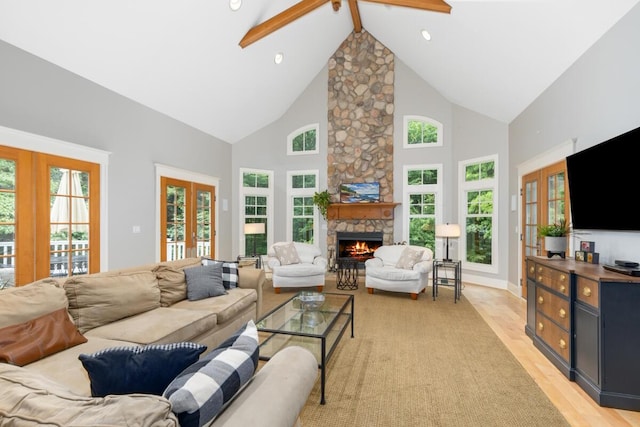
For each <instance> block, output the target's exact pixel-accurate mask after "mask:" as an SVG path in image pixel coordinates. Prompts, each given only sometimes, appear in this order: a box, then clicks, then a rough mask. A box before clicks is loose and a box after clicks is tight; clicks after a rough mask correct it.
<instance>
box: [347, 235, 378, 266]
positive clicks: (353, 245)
mask: <svg viewBox="0 0 640 427" xmlns="http://www.w3.org/2000/svg"><path fill="white" fill-rule="evenodd" d="M382 239H383V233H382V232H377V231H375V232H355V233H353V232H338V233H337V234H336V254H337V258H338V259H339V260H340V259H348V260H354V261H358V264H359V266H364V262H365V261H366V260H368V259H369V258H373V253H374V252H375V250H376V249H378V248H379V247H380V246H382V241H383V240H382Z"/></svg>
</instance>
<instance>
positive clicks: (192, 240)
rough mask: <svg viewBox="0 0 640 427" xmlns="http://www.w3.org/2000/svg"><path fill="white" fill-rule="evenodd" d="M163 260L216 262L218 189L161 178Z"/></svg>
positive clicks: (161, 247)
mask: <svg viewBox="0 0 640 427" xmlns="http://www.w3.org/2000/svg"><path fill="white" fill-rule="evenodd" d="M160 186H161V197H160V212H161V214H160V216H161V218H160V242H161V244H160V259H161V260H162V261H171V260H176V259H184V258H189V257H196V256H206V257H209V258H215V233H216V231H215V221H214V219H215V203H214V202H215V197H216V193H215V190H216V189H215V186H212V185H206V184H201V183H197V182H190V181H184V180H180V179H176V178H169V177H161V178H160Z"/></svg>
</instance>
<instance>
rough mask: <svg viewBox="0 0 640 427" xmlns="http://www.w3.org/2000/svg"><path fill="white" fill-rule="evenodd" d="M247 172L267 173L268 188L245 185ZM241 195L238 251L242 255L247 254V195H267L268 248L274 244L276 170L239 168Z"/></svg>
mask: <svg viewBox="0 0 640 427" xmlns="http://www.w3.org/2000/svg"><path fill="white" fill-rule="evenodd" d="M245 173H255V174H266V175H267V176H268V178H269V185H268V186H267V187H266V188H260V187H245V186H244V185H243V182H244V180H243V177H244V174H245ZM238 177H239V181H238V187H239V189H240V190H239V197H238V209H240V210H239V211H238V212H240V215H239V216H238V218H239V224H238V242H239V247H238V252H239V254H240V256H247V254H246V253H245V248H246V236H245V234H244V224H245V222H246V218H247V217H246V216H245V197H246V196H265V197H266V198H267V213H266V215H265V218H266V223H265V224H266V225H265V227H266V230H265V233H266V235H267V249H268V248H269V247H270V246H271V245H272V244H273V233H274V228H273V221H274V219H273V217H274V215H273V212H274V200H273V199H274V193H275V190H274V186H275V184H274V171H272V170H267V169H255V168H240V169H239V175H238Z"/></svg>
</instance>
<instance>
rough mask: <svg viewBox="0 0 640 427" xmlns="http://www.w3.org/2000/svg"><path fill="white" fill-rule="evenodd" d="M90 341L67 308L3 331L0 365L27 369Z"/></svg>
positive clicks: (0, 345)
mask: <svg viewBox="0 0 640 427" xmlns="http://www.w3.org/2000/svg"><path fill="white" fill-rule="evenodd" d="M85 342H87V339H86V338H85V337H83V336H82V335H81V334H80V332H78V329H77V328H76V326H75V325H74V324H73V322H72V321H71V319H69V313H68V312H67V310H66V309H65V308H60V309H58V310H56V311H54V312H51V313H47V314H44V315H42V316H40V317H36V318H35V319H31V320H27V321H26V322H24V323H19V324H16V325H11V326H7V327H5V328H0V362H7V363H12V364H14V365H18V366H24V365H26V364H28V363H31V362H34V361H36V360H39V359H42V358H43V357H46V356H49V355H51V354H54V353H57V352H59V351H62V350H66V349H67V348H70V347H73V346H75V345H78V344H82V343H85Z"/></svg>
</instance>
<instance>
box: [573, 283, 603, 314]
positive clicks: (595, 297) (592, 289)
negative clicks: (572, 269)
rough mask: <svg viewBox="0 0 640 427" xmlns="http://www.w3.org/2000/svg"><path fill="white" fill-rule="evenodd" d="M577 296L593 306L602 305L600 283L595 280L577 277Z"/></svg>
mask: <svg viewBox="0 0 640 427" xmlns="http://www.w3.org/2000/svg"><path fill="white" fill-rule="evenodd" d="M576 297H577V298H578V300H579V301H581V302H583V303H585V304H589V305H590V306H591V307H595V308H599V307H600V284H599V283H598V282H596V281H595V280H591V279H586V278H584V277H581V276H577V277H576Z"/></svg>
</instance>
